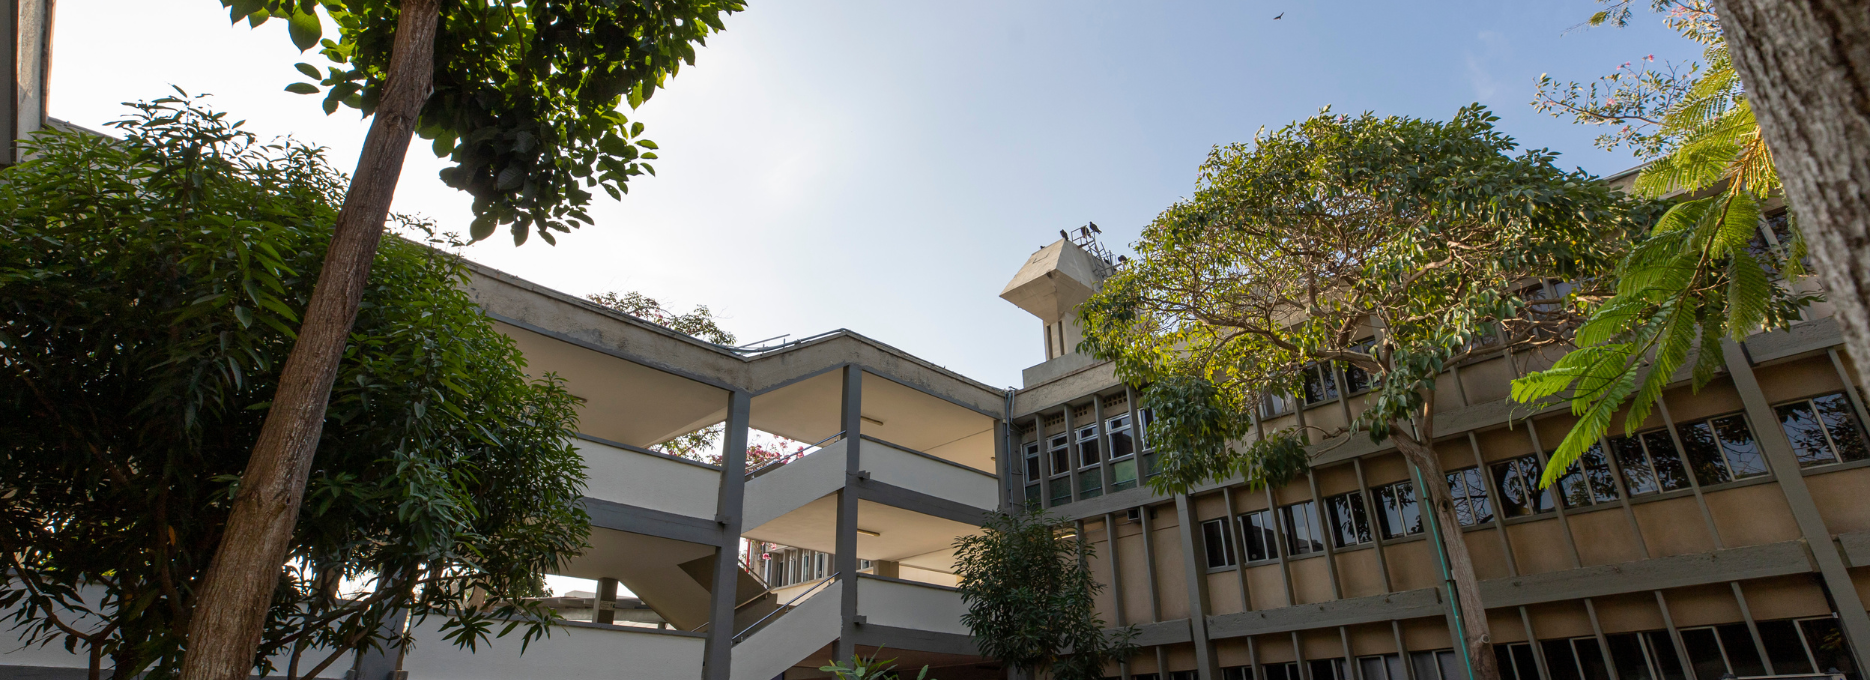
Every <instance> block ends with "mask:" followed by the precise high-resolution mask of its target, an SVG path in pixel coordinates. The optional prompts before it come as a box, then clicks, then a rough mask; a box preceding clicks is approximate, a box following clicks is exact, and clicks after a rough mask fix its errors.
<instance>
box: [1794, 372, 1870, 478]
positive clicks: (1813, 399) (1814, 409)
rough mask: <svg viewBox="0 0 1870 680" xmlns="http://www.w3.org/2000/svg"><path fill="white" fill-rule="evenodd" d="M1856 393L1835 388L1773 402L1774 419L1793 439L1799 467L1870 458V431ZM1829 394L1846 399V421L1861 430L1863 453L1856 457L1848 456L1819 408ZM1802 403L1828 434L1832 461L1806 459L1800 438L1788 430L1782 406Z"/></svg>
mask: <svg viewBox="0 0 1870 680" xmlns="http://www.w3.org/2000/svg"><path fill="white" fill-rule="evenodd" d="M1846 389H1849V388H1848V387H1847V388H1846ZM1852 396H1853V395H1851V394H1849V393H1848V392H1847V391H1846V390H1836V391H1832V392H1825V393H1823V394H1814V395H1812V396H1809V397H1800V398H1798V399H1791V400H1787V401H1785V402H1781V403H1777V404H1773V405H1772V409H1773V416H1774V420H1777V421H1778V424H1779V431H1780V432H1783V433H1785V435H1786V439H1787V440H1788V441H1789V442H1791V444H1792V455H1793V457H1794V458H1797V459H1798V461H1799V469H1801V470H1809V469H1814V468H1825V467H1830V466H1834V465H1843V464H1845V463H1856V462H1861V461H1865V460H1870V433H1866V432H1865V430H1864V423H1863V419H1862V418H1859V417H1858V414H1857V404H1856V403H1855V400H1853V399H1852ZM1829 397H1838V398H1840V399H1842V400H1843V401H1844V405H1845V407H1844V415H1845V416H1847V417H1848V418H1849V420H1848V421H1847V422H1846V424H1848V425H1850V426H1851V427H1852V428H1853V429H1854V430H1855V431H1856V434H1857V444H1858V447H1859V449H1858V450H1859V451H1860V455H1859V457H1857V458H1855V459H1846V458H1845V457H1844V448H1843V447H1841V446H1839V445H1838V441H1837V436H1836V435H1835V434H1834V433H1833V432H1832V431H1831V426H1830V425H1829V424H1827V423H1825V421H1824V414H1823V413H1821V412H1819V409H1818V400H1819V399H1825V398H1829ZM1800 405H1803V406H1805V407H1806V408H1807V409H1808V410H1809V411H1810V412H1811V414H1812V418H1813V421H1814V422H1815V423H1817V425H1818V431H1819V432H1820V433H1822V434H1823V435H1824V440H1825V446H1826V447H1828V448H1829V450H1830V453H1831V458H1832V460H1831V461H1830V462H1817V463H1807V462H1806V461H1805V457H1804V456H1803V455H1801V454H1800V452H1799V443H1798V440H1796V439H1794V438H1793V437H1792V433H1791V432H1789V431H1787V430H1786V424H1785V415H1784V414H1783V413H1781V412H1780V409H1784V408H1788V407H1795V406H1800Z"/></svg>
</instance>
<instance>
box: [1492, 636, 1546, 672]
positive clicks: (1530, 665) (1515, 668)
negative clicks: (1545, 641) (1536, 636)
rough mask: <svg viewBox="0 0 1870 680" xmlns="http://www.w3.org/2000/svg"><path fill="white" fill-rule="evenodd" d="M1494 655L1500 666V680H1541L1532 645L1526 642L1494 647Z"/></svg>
mask: <svg viewBox="0 0 1870 680" xmlns="http://www.w3.org/2000/svg"><path fill="white" fill-rule="evenodd" d="M1493 655H1494V659H1495V661H1496V662H1498V663H1499V666H1500V680H1540V678H1539V663H1538V660H1537V659H1535V658H1533V656H1532V645H1529V644H1526V643H1524V642H1515V643H1511V644H1504V645H1494V646H1493Z"/></svg>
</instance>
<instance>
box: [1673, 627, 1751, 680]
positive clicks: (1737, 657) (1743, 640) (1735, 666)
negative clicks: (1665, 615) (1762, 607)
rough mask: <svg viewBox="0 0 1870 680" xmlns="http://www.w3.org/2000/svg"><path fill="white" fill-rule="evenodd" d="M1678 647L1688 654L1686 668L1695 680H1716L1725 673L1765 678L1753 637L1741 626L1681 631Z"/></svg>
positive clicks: (1685, 629)
mask: <svg viewBox="0 0 1870 680" xmlns="http://www.w3.org/2000/svg"><path fill="white" fill-rule="evenodd" d="M1762 637H1764V636H1762ZM1682 647H1683V648H1685V649H1687V650H1688V665H1689V666H1690V667H1691V668H1693V669H1694V671H1695V678H1696V679H1697V680H1720V678H1721V676H1724V675H1727V674H1729V673H1732V674H1734V675H1736V676H1741V677H1745V676H1752V675H1765V674H1766V664H1765V663H1763V662H1761V660H1760V652H1759V649H1758V648H1756V647H1754V646H1753V633H1752V632H1751V631H1749V630H1747V625H1746V624H1744V623H1730V624H1726V625H1721V626H1710V627H1705V628H1683V629H1682Z"/></svg>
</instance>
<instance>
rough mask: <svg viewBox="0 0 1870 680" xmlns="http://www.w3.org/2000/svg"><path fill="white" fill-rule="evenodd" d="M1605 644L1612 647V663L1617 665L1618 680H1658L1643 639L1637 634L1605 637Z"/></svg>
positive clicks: (1616, 634)
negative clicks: (1652, 669) (1644, 647)
mask: <svg viewBox="0 0 1870 680" xmlns="http://www.w3.org/2000/svg"><path fill="white" fill-rule="evenodd" d="M1604 642H1606V643H1609V645H1610V661H1611V663H1614V664H1616V665H1617V680H1656V676H1655V674H1654V673H1653V672H1652V671H1651V669H1650V664H1649V654H1648V653H1647V652H1646V651H1645V650H1644V649H1643V640H1642V638H1640V637H1638V636H1637V635H1636V634H1635V633H1614V634H1611V635H1605V636H1604Z"/></svg>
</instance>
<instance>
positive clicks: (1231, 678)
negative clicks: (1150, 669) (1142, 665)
mask: <svg viewBox="0 0 1870 680" xmlns="http://www.w3.org/2000/svg"><path fill="white" fill-rule="evenodd" d="M1131 677H1135V676H1131ZM1221 680H1253V667H1252V666H1228V667H1226V668H1222V669H1221Z"/></svg>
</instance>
